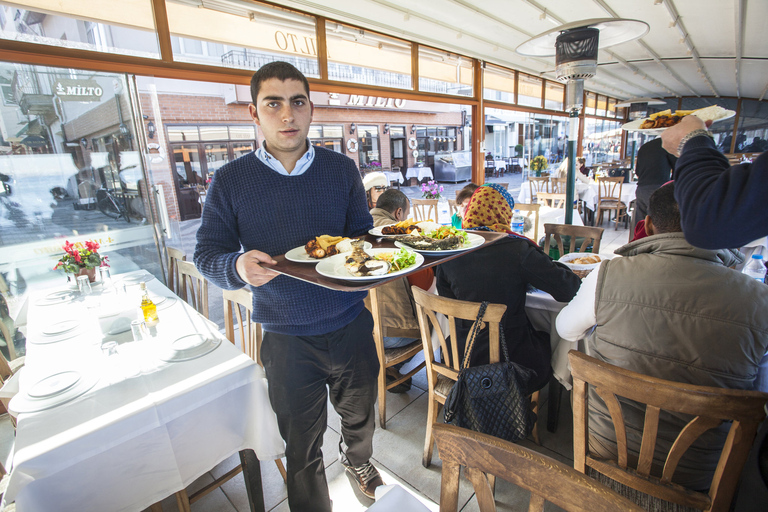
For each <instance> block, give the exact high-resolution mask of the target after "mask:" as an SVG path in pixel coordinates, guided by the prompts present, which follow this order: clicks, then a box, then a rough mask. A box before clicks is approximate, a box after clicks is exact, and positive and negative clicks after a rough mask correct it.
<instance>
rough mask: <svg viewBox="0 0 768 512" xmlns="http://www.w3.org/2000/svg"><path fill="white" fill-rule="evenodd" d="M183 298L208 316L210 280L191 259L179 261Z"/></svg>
mask: <svg viewBox="0 0 768 512" xmlns="http://www.w3.org/2000/svg"><path fill="white" fill-rule="evenodd" d="M177 265H178V268H179V278H180V281H179V283H180V290H179V291H180V292H181V293H179V294H178V295H179V297H181V299H182V300H183V301H184V302H186V303H187V304H189V305H190V306H192V307H193V308H195V311H197V312H198V313H200V314H201V315H203V316H204V317H205V318H208V280H207V279H205V277H203V274H201V273H200V272H199V271H198V270H197V268H195V265H194V264H193V263H191V262H189V261H178V262H177Z"/></svg>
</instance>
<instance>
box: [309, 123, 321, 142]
mask: <svg viewBox="0 0 768 512" xmlns="http://www.w3.org/2000/svg"><path fill="white" fill-rule="evenodd" d="M307 137H309V138H310V139H320V138H322V137H323V127H322V126H318V125H314V124H312V125H309V133H308V134H307Z"/></svg>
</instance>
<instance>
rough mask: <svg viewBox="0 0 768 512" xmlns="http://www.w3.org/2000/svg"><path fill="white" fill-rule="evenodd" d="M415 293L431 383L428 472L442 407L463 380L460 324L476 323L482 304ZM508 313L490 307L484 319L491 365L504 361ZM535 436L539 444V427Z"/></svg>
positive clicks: (426, 450)
mask: <svg viewBox="0 0 768 512" xmlns="http://www.w3.org/2000/svg"><path fill="white" fill-rule="evenodd" d="M411 290H413V299H414V300H415V301H416V315H417V316H418V317H419V328H420V330H421V342H422V344H423V346H424V360H425V362H426V366H427V382H428V383H429V406H428V412H427V434H426V438H425V440H424V456H423V457H422V460H421V463H422V465H423V466H424V467H425V468H428V467H429V465H430V464H431V463H432V448H433V445H434V437H433V435H432V428H433V424H434V423H435V422H437V413H438V411H439V409H440V406H441V405H445V399H446V398H447V397H448V393H449V392H450V391H451V388H452V387H453V385H454V383H455V382H456V380H457V379H458V377H459V368H460V366H461V360H462V359H463V358H464V354H463V353H462V354H459V347H458V343H457V338H458V337H457V335H456V320H457V319H458V320H472V321H474V320H476V319H477V312H478V311H479V309H480V303H479V302H467V301H463V300H456V299H449V298H446V297H440V296H439V295H434V294H432V293H428V292H425V291H424V290H422V289H421V288H419V287H417V286H412V287H411ZM506 310H507V306H506V305H504V304H489V305H488V307H487V309H486V310H485V316H484V317H483V322H484V323H486V324H488V330H489V332H488V334H489V343H490V347H489V349H490V351H489V358H490V362H491V363H496V362H498V361H499V360H500V353H501V346H500V344H499V332H500V331H499V330H500V322H501V319H502V317H503V316H504V312H505V311H506ZM438 313H440V314H442V315H445V316H446V317H447V319H448V328H449V334H450V345H449V344H448V342H447V341H446V339H445V334H444V333H443V329H442V328H441V327H440V324H439V323H438V319H437V316H436V314H438ZM430 325H431V326H432V330H434V331H435V333H436V334H437V338H438V342H439V344H440V347H439V348H440V350H441V351H442V354H443V358H444V359H445V362H440V361H439V360H436V359H435V348H437V347H434V346H433V344H432V334H431V331H430ZM471 330H472V329H470V332H471ZM538 399H539V393H538V391H537V392H535V393H534V394H533V396H532V405H533V410H534V412H536V413H538ZM532 435H533V438H534V440H535V441H536V443H537V444H538V442H539V439H538V431H537V430H536V427H534V430H533V434H532Z"/></svg>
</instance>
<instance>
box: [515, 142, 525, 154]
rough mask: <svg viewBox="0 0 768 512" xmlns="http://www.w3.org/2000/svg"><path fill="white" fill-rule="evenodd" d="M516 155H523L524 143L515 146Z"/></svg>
mask: <svg viewBox="0 0 768 512" xmlns="http://www.w3.org/2000/svg"><path fill="white" fill-rule="evenodd" d="M515 156H523V145H522V144H518V145H517V146H515Z"/></svg>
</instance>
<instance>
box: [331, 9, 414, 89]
mask: <svg viewBox="0 0 768 512" xmlns="http://www.w3.org/2000/svg"><path fill="white" fill-rule="evenodd" d="M325 34H326V44H327V45H328V78H329V79H330V80H340V81H342V82H353V83H357V84H368V85H378V86H382V87H395V88H399V89H410V88H411V87H412V85H411V84H412V81H411V43H409V42H407V41H400V40H398V39H393V38H391V37H387V36H383V35H380V34H376V33H374V32H370V31H368V30H362V29H359V28H354V27H350V26H348V25H344V24H342V23H336V22H330V21H329V22H328V23H326V26H325Z"/></svg>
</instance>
